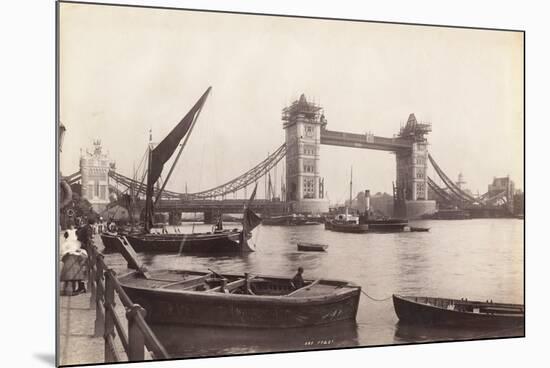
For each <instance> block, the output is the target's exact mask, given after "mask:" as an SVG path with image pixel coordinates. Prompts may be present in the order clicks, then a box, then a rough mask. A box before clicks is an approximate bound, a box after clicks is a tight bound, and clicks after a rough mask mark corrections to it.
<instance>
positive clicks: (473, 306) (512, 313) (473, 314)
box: [393, 294, 525, 328]
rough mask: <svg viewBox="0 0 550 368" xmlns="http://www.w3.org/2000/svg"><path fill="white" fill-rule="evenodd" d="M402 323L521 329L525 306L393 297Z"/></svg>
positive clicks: (490, 302)
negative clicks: (516, 327)
mask: <svg viewBox="0 0 550 368" xmlns="http://www.w3.org/2000/svg"><path fill="white" fill-rule="evenodd" d="M393 306H394V308H395V313H396V314H397V317H398V318H399V321H402V322H408V323H417V324H432V325H435V324H440V325H450V326H452V325H454V326H472V327H504V328H506V327H515V326H518V327H521V326H523V325H524V323H525V308H524V306H523V304H506V303H493V302H492V301H486V302H481V301H470V300H462V299H445V298H432V297H424V296H401V295H395V294H394V295H393Z"/></svg>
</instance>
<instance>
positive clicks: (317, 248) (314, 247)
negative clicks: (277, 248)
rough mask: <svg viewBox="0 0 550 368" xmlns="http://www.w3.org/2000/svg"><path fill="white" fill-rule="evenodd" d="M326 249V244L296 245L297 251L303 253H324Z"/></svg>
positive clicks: (301, 243) (303, 243)
mask: <svg viewBox="0 0 550 368" xmlns="http://www.w3.org/2000/svg"><path fill="white" fill-rule="evenodd" d="M327 248H328V245H327V244H317V243H305V242H300V243H298V250H301V251H304V252H324V251H326V250H327Z"/></svg>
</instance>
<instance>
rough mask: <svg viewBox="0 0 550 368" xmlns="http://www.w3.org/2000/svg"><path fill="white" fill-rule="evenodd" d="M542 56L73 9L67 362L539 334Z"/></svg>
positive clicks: (485, 41) (60, 135)
mask: <svg viewBox="0 0 550 368" xmlns="http://www.w3.org/2000/svg"><path fill="white" fill-rule="evenodd" d="M524 53H525V32H524V31H523V30H521V29H496V28H473V27H471V26H469V27H459V26H443V25H427V24H413V23H395V22H382V21H369V20H363V19H336V18H321V17H314V16H311V17H308V16H292V15H273V14H259V13H258V14H254V13H240V12H228V11H213V10H200V9H175V8H161V7H152V6H127V5H116V4H98V3H79V2H68V1H67V2H65V1H59V2H57V3H56V65H55V67H56V121H55V127H56V139H57V145H56V154H57V158H56V159H57V165H56V173H55V175H56V178H57V179H56V184H57V188H56V189H57V199H56V202H57V203H56V206H57V208H56V219H57V223H56V230H55V236H56V239H57V249H56V284H57V286H56V287H57V290H56V294H57V296H56V298H57V301H56V302H57V303H56V348H57V351H56V364H57V365H58V366H75V365H85V364H103V363H115V362H141V361H152V360H167V359H171V360H172V359H189V358H207V357H227V356H240V355H251V354H260V353H284V352H308V353H309V352H312V351H319V350H334V349H344V348H367V347H384V348H383V349H389V348H390V346H395V345H411V344H415V345H416V344H426V343H434V342H464V341H472V340H495V339H508V338H523V337H525V306H526V305H525V304H526V303H525V244H524V239H525V222H524V213H525V211H524V203H525V200H524V191H525V165H524V163H525V158H524V153H525V139H524V133H525V123H524V120H525V106H524V105H525V104H524V101H525V92H524V86H525V81H524V76H525V65H524V61H525V55H524ZM278 355H280V354H278ZM274 358H275V356H274ZM442 364H444V363H442Z"/></svg>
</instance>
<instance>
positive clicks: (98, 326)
mask: <svg viewBox="0 0 550 368" xmlns="http://www.w3.org/2000/svg"><path fill="white" fill-rule="evenodd" d="M93 248H94V252H97V249H96V248H95V247H93ZM95 264H96V270H95V289H96V300H95V328H94V335H95V336H96V337H99V336H103V335H104V328H105V321H104V319H103V318H104V311H103V310H102V308H103V303H102V302H103V287H102V282H103V280H102V279H103V254H101V253H97V256H96V260H95Z"/></svg>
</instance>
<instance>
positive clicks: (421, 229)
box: [409, 226, 430, 233]
mask: <svg viewBox="0 0 550 368" xmlns="http://www.w3.org/2000/svg"><path fill="white" fill-rule="evenodd" d="M409 231H410V232H412V233H414V232H428V231H430V228H429V227H414V226H411V228H410V230H409Z"/></svg>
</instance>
